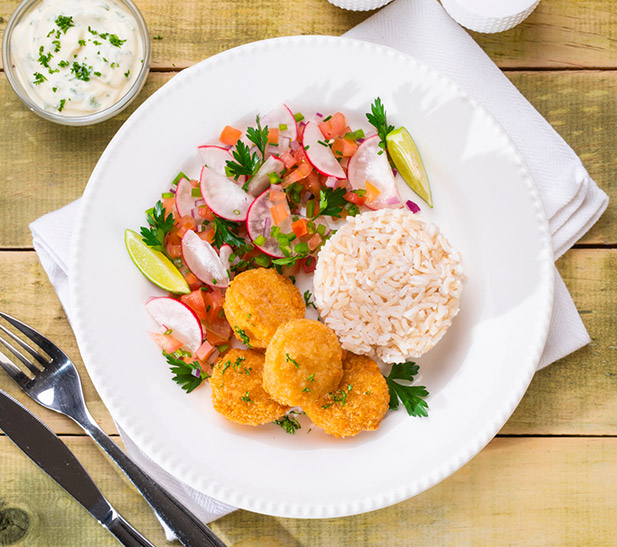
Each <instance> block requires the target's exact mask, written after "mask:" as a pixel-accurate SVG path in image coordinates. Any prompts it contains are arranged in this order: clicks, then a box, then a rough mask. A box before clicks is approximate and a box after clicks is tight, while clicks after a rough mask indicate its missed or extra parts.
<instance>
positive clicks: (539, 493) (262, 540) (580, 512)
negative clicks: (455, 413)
mask: <svg viewBox="0 0 617 547" xmlns="http://www.w3.org/2000/svg"><path fill="white" fill-rule="evenodd" d="M65 441H66V442H67V444H68V445H69V447H71V449H72V450H74V452H75V453H76V454H77V456H78V457H79V459H80V460H81V462H82V463H83V464H84V466H85V467H86V469H87V470H88V471H89V472H90V473H91V475H92V477H93V478H94V480H95V481H96V483H97V484H98V485H99V486H100V487H101V490H102V491H103V493H104V494H105V495H106V496H107V497H108V499H109V500H110V501H111V502H112V503H113V504H114V505H116V506H117V508H118V509H119V511H120V512H121V513H122V514H123V515H124V516H125V517H126V518H127V519H128V520H130V521H131V522H132V523H133V524H134V525H135V526H136V527H137V528H138V529H139V530H140V531H141V532H143V533H144V534H145V535H146V536H147V537H148V538H149V539H150V540H151V541H153V543H154V544H155V545H164V544H165V543H164V538H163V535H162V531H161V529H160V527H159V526H158V523H157V521H156V520H155V518H154V516H152V513H151V512H150V510H149V508H148V507H147V505H146V503H145V502H144V501H143V500H142V499H141V498H140V496H139V495H138V494H137V493H136V492H135V491H134V490H133V489H132V487H130V486H129V485H127V483H126V481H125V480H124V479H123V478H121V477H122V475H121V474H120V472H119V471H117V470H116V469H115V468H114V467H113V465H112V464H110V463H109V462H107V461H106V459H105V457H104V456H103V455H102V454H101V453H100V451H98V450H97V449H96V447H95V446H94V445H93V443H92V442H91V441H90V440H89V439H86V438H82V437H69V438H65ZM0 453H2V455H3V464H2V466H1V467H0V482H1V483H2V494H1V498H2V508H1V509H0V511H1V510H4V511H7V510H8V509H11V508H15V509H20V510H22V511H24V512H25V513H26V514H27V515H28V517H29V519H30V522H29V525H28V528H27V532H26V534H27V535H25V536H24V537H23V540H22V541H23V543H22V544H23V545H29V546H32V547H43V546H48V545H97V546H107V545H109V546H110V547H112V546H114V545H117V543H115V540H114V539H113V538H112V537H111V536H109V535H107V533H106V532H105V531H104V530H103V529H102V528H101V527H100V526H99V525H98V524H97V523H96V522H95V521H94V519H92V518H91V517H90V515H88V514H87V513H86V512H85V511H84V510H83V509H82V508H81V507H80V506H79V505H78V504H77V503H76V502H75V501H74V500H73V499H72V498H70V497H69V496H68V494H66V493H65V492H64V491H63V490H61V489H60V488H59V487H58V486H57V485H56V484H55V483H54V482H53V481H52V480H51V479H49V478H48V477H47V476H45V475H44V474H43V473H42V472H41V471H40V470H39V469H38V468H37V467H36V466H34V465H33V464H32V462H30V460H28V459H27V458H26V457H25V456H24V455H23V454H22V453H21V452H20V451H19V450H18V449H17V448H15V447H14V446H13V445H12V443H11V442H10V441H9V440H8V439H6V438H5V437H0ZM616 460H617V439H615V438H599V439H589V438H548V439H547V438H515V439H513V438H500V439H495V440H494V441H492V442H491V443H490V444H489V445H488V446H487V447H486V448H485V449H484V450H483V451H482V452H481V453H480V454H479V455H478V456H477V457H476V458H474V459H473V460H472V461H471V462H470V463H469V464H467V465H466V466H465V467H463V468H462V469H461V470H459V471H458V472H457V473H455V474H454V475H452V476H451V477H449V478H448V479H446V480H445V481H443V482H442V483H440V484H438V485H437V486H435V487H433V488H432V489H430V490H428V491H427V492H424V493H422V494H420V495H418V496H416V497H415V498H412V499H410V500H407V501H405V502H402V503H399V504H397V505H394V506H392V507H389V508H386V509H382V510H379V511H375V512H372V513H367V514H365V515H358V516H353V517H346V518H340V519H321V520H299V519H281V518H274V517H268V516H264V515H258V514H255V513H249V512H247V511H237V512H235V513H232V514H231V515H228V516H226V517H223V518H222V519H219V520H218V521H215V522H214V523H213V524H212V528H213V529H214V531H215V532H216V533H217V534H218V535H220V537H221V538H222V539H223V540H224V541H225V543H226V544H227V545H241V546H243V547H247V546H249V545H250V546H263V547H266V546H267V547H271V546H281V547H283V546H285V547H287V546H300V545H360V546H374V545H392V546H404V545H513V544H516V545H614V544H615V542H617V529H616V528H615V526H614V514H615V511H616V510H617V497H615V492H614V485H615V482H616V481H617V466H616V465H614V462H615V461H616ZM333 488H336V485H333ZM454 500H455V501H454ZM0 515H1V513H0ZM3 533H5V534H7V533H8V532H7V529H5V530H4V531H2V529H1V528H0V543H2V539H3V536H2V534H3Z"/></svg>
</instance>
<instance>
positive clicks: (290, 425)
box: [273, 414, 302, 435]
mask: <svg viewBox="0 0 617 547" xmlns="http://www.w3.org/2000/svg"><path fill="white" fill-rule="evenodd" d="M273 423H275V424H276V425H280V426H281V427H282V428H283V429H284V430H285V431H286V432H287V433H289V434H290V435H293V434H294V433H295V432H296V430H298V429H301V427H302V426H301V425H300V422H298V420H296V419H295V418H294V417H293V416H290V415H289V414H285V416H283V417H282V418H279V419H278V420H274V422H273Z"/></svg>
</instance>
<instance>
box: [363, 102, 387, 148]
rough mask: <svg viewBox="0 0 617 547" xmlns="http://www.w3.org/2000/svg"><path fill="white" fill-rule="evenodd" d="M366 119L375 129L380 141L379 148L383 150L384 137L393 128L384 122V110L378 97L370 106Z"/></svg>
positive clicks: (384, 146)
mask: <svg viewBox="0 0 617 547" xmlns="http://www.w3.org/2000/svg"><path fill="white" fill-rule="evenodd" d="M366 119H367V120H368V121H369V123H370V124H371V125H372V126H373V127H374V128H375V129H377V134H378V135H379V139H380V142H379V146H381V147H382V148H383V149H384V150H385V149H386V135H387V134H388V133H390V131H394V126H393V125H388V121H387V120H386V109H385V108H384V106H383V104H382V102H381V99H380V98H379V97H377V98H376V99H375V101H374V102H373V104H372V105H371V113H370V114H367V115H366Z"/></svg>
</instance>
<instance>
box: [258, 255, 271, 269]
mask: <svg viewBox="0 0 617 547" xmlns="http://www.w3.org/2000/svg"><path fill="white" fill-rule="evenodd" d="M271 263H272V259H271V258H270V257H269V256H268V255H264V254H261V255H257V256H256V257H255V264H257V265H258V266H261V267H262V268H267V267H268V266H270V264H271Z"/></svg>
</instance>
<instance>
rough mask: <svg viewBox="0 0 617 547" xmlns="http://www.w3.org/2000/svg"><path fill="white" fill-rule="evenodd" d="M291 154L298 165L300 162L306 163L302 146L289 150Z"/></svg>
mask: <svg viewBox="0 0 617 547" xmlns="http://www.w3.org/2000/svg"><path fill="white" fill-rule="evenodd" d="M291 155H292V156H293V157H294V159H295V160H296V163H297V164H298V165H300V164H301V163H308V159H307V158H306V154H305V153H304V148H302V147H301V146H299V147H298V148H296V149H295V150H292V151H291Z"/></svg>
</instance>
